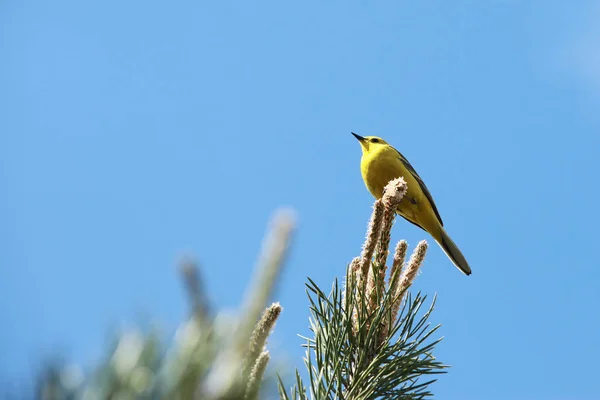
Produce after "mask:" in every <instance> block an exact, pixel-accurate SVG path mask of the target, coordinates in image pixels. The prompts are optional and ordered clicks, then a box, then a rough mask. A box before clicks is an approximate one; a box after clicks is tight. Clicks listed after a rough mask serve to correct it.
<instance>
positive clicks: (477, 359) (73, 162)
mask: <svg viewBox="0 0 600 400" xmlns="http://www.w3.org/2000/svg"><path fill="white" fill-rule="evenodd" d="M84 3H85V5H84ZM599 19H600V2H599V1H583V0H582V1H578V2H565V1H550V0H543V1H542V0H535V1H518V0H502V1H501V0H495V1H492V0H490V1H475V0H472V1H466V0H464V1H452V2H449V1H441V0H439V1H384V2H377V4H375V3H373V2H356V1H329V2H323V1H302V2H279V1H264V2H250V1H247V2H242V1H239V2H230V1H212V2H198V1H182V2H171V3H167V2H156V1H128V2H122V1H114V0H107V1H103V2H96V4H94V5H91V4H89V3H86V2H81V1H60V0H59V1H53V2H35V1H28V0H20V1H16V0H12V1H11V0H9V1H3V2H2V3H1V4H0V59H1V61H0V115H1V117H0V184H1V188H2V195H1V196H0V325H1V326H2V329H1V330H0V343H2V345H1V346H2V353H1V354H2V357H0V377H2V380H3V381H4V382H7V381H12V382H20V381H22V380H24V379H25V378H24V377H26V376H28V374H29V373H30V372H31V371H32V370H33V368H34V367H35V365H36V361H38V360H39V357H40V356H41V355H43V354H46V353H48V352H51V351H55V350H57V349H60V350H61V351H64V353H65V354H66V355H67V356H68V357H69V358H70V359H73V360H75V361H78V362H82V363H84V364H86V363H89V362H91V361H93V360H95V359H97V357H99V356H100V355H101V354H102V352H103V350H104V349H105V345H106V337H107V333H108V332H109V331H110V328H111V327H114V326H115V324H121V323H127V324H132V323H135V322H136V321H138V320H139V318H140V317H139V316H140V313H141V314H142V315H146V316H148V315H151V316H152V318H153V319H154V320H156V321H159V322H162V323H163V324H164V325H165V326H166V328H167V329H173V328H174V327H175V326H176V324H177V323H178V322H179V321H180V320H181V319H182V318H183V317H184V315H185V313H186V303H185V297H184V296H183V292H182V290H181V285H180V281H179V278H178V276H177V274H176V270H175V263H176V261H177V259H178V257H179V256H180V255H181V254H183V253H186V252H192V253H193V254H195V255H196V256H197V257H198V259H199V260H200V262H201V263H202V265H203V268H204V274H205V279H206V283H207V286H208V290H209V294H210V296H211V297H212V299H213V300H214V302H215V304H216V305H217V306H219V307H223V308H226V309H228V308H233V307H236V306H237V305H238V304H239V302H240V301H241V298H242V295H243V291H244V288H245V286H246V283H247V281H248V279H249V277H250V276H251V271H252V267H253V265H254V260H255V256H256V254H257V252H258V249H259V245H260V243H261V240H262V234H263V232H264V229H265V225H266V223H267V220H268V218H269V215H270V214H271V212H272V211H273V210H274V209H276V208H277V207H278V206H280V205H291V206H293V207H295V208H296V209H297V211H298V215H299V221H300V225H299V231H298V236H297V240H296V242H295V246H294V248H293V253H292V257H291V260H290V263H289V264H288V265H287V269H286V271H285V274H284V276H283V280H282V281H281V282H280V283H281V284H280V286H279V292H278V295H277V296H276V298H277V299H278V300H280V301H281V303H282V304H283V306H284V308H285V309H284V313H283V314H282V316H281V320H280V323H279V324H278V326H277V329H276V333H275V336H274V338H273V341H272V344H273V350H274V352H276V354H279V355H281V356H283V354H286V355H285V358H286V359H288V360H289V361H291V362H292V364H293V365H298V366H301V355H302V354H303V351H302V349H301V348H300V345H301V343H302V341H301V339H300V338H298V337H297V336H296V333H302V334H306V333H307V332H308V330H307V325H308V308H307V300H306V297H305V293H304V287H303V285H304V282H305V280H306V276H310V277H311V278H313V279H314V280H315V281H317V282H318V283H319V284H321V285H322V286H323V287H328V286H329V285H330V283H331V281H332V279H333V278H334V277H335V276H338V277H339V276H342V275H343V273H344V268H345V265H346V263H347V262H349V261H350V260H351V259H352V257H354V256H355V255H357V254H358V252H359V250H360V246H361V243H362V240H363V235H364V230H365V226H366V223H367V218H368V216H369V214H370V207H371V203H372V199H371V197H370V195H369V194H368V192H367V191H366V189H365V188H364V186H363V183H362V181H361V178H360V173H359V167H358V165H359V157H360V149H359V146H358V144H357V143H356V140H355V139H354V138H353V137H352V136H351V135H350V131H355V132H358V133H360V134H363V135H377V136H382V137H384V138H385V139H387V140H388V141H389V142H391V143H392V144H393V145H394V146H395V147H397V148H398V149H399V150H400V151H401V152H403V153H404V155H405V156H406V157H407V158H408V159H409V160H410V161H411V163H412V164H413V165H414V166H415V168H416V169H417V171H418V172H419V174H420V175H421V177H422V178H423V179H424V180H425V182H426V183H427V185H428V187H429V189H430V190H431V192H432V193H433V195H434V197H435V199H436V202H437V205H438V208H439V209H440V212H441V214H442V216H443V218H444V222H445V225H446V227H447V229H448V231H449V232H450V233H451V234H452V236H453V238H454V239H455V241H456V242H457V243H458V244H459V245H460V247H461V248H462V250H463V251H464V253H465V254H466V255H467V258H468V259H469V261H470V264H471V266H472V267H473V275H472V276H470V277H465V276H463V275H461V274H460V273H459V272H458V270H456V269H455V268H454V267H453V266H452V265H451V264H450V262H449V261H448V260H447V259H446V258H445V256H444V254H443V253H442V251H441V250H440V249H439V248H438V247H437V246H431V250H430V252H429V255H428V257H427V260H426V263H425V266H424V269H423V273H422V274H421V275H420V277H419V278H418V279H417V281H416V283H415V289H418V290H422V291H424V292H426V293H428V294H431V295H433V294H434V293H437V294H438V296H439V298H438V306H437V310H436V312H435V313H434V315H433V317H432V322H434V323H442V324H443V327H442V329H441V334H442V335H443V336H444V337H445V340H444V342H443V343H442V344H441V345H440V347H439V349H438V351H437V356H438V358H439V359H441V360H442V361H444V362H446V363H449V364H451V365H453V368H452V369H451V370H450V372H449V374H448V375H446V376H442V377H441V379H440V381H439V383H438V384H436V385H435V386H434V387H433V390H434V392H435V393H436V394H437V396H438V397H439V398H443V399H461V400H462V399H466V400H469V399H473V400H475V399H482V398H486V399H505V398H511V399H567V398H568V399H590V398H593V397H594V396H597V395H598V390H597V377H596V375H597V362H598V358H599V357H600V346H598V338H599V337H600V320H599V317H598V315H599V314H598V309H599V308H600V269H599V268H598V267H599V265H598V256H597V251H596V250H595V249H596V248H597V246H598V244H597V238H598V224H599V222H600V218H599V216H598V215H599V214H598V201H599V197H600V196H599V195H600V189H599V188H598V184H597V181H598V172H600V168H599V164H598V161H597V154H598V150H600V115H599V114H598V112H597V110H598V107H599V105H600V56H598V54H600V28H598V26H597V21H598V20H599ZM595 24H596V25H595ZM401 238H405V239H407V240H408V241H409V244H410V245H411V246H413V247H414V245H415V244H416V243H417V242H418V241H419V240H421V239H424V238H426V239H429V237H428V236H427V235H426V234H424V232H422V231H420V230H419V229H417V228H415V227H414V226H412V225H411V224H409V223H407V222H404V221H398V223H397V224H396V225H395V227H394V235H393V240H399V239H401ZM430 243H432V244H433V242H432V241H430Z"/></svg>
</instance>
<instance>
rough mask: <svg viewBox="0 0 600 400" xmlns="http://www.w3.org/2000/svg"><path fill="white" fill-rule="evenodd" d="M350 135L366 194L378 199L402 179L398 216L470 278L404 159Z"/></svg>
mask: <svg viewBox="0 0 600 400" xmlns="http://www.w3.org/2000/svg"><path fill="white" fill-rule="evenodd" d="M353 135H354V136H355V137H356V138H357V139H358V141H359V142H360V146H361V148H362V158H361V160H360V171H361V174H362V178H363V181H364V182H365V185H366V187H367V189H368V190H369V192H371V194H372V195H373V196H374V197H375V198H377V199H379V198H381V196H382V195H383V189H384V187H385V185H387V184H388V182H389V181H391V180H392V179H395V178H398V177H403V178H404V180H405V181H406V183H407V186H408V191H407V193H406V195H405V196H404V198H403V199H402V201H401V202H400V205H399V206H398V209H397V212H398V214H400V215H401V216H402V217H404V218H405V219H407V220H408V221H410V222H412V223H413V224H415V225H417V226H419V227H420V228H422V229H423V230H425V231H427V232H428V233H429V234H430V235H431V236H432V237H433V238H434V239H435V241H436V242H437V243H438V244H439V245H440V247H441V248H442V250H444V252H445V253H446V255H447V256H448V258H450V260H451V261H452V262H453V264H454V265H455V266H456V267H457V268H458V269H460V270H461V271H462V272H463V273H465V274H466V275H470V274H471V267H470V266H469V264H468V263H467V260H466V259H465V257H464V256H463V255H462V253H461V252H460V250H459V249H458V247H457V246H456V244H455V243H454V242H453V241H452V239H450V237H449V236H448V234H447V232H446V231H445V229H444V224H443V222H442V218H441V217H440V214H439V212H438V210H437V207H436V205H435V202H434V201H433V198H432V196H431V193H430V192H429V190H428V189H427V187H426V186H425V183H424V182H423V180H422V179H421V177H420V176H419V175H418V174H417V172H416V171H415V170H414V168H413V167H412V165H410V163H409V162H408V160H407V159H406V158H405V157H404V156H403V155H402V154H400V152H399V151H398V150H396V149H395V148H393V147H392V146H390V145H389V144H387V142H386V141H385V140H383V139H381V138H379V137H376V136H366V137H362V136H359V135H357V134H355V133H353Z"/></svg>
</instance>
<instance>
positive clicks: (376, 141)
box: [371, 139, 379, 143]
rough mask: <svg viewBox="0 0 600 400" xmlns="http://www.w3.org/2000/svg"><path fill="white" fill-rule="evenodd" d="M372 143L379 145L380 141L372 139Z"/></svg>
mask: <svg viewBox="0 0 600 400" xmlns="http://www.w3.org/2000/svg"><path fill="white" fill-rule="evenodd" d="M371 143H379V139H371Z"/></svg>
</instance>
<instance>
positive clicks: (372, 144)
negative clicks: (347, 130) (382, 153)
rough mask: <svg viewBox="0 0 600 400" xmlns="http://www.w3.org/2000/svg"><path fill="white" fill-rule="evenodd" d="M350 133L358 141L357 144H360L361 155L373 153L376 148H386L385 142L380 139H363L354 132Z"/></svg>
mask: <svg viewBox="0 0 600 400" xmlns="http://www.w3.org/2000/svg"><path fill="white" fill-rule="evenodd" d="M351 133H352V135H354V137H355V138H356V139H358V142H359V143H360V148H361V149H362V152H363V154H366V153H369V152H372V151H375V150H377V149H378V148H381V147H383V146H388V144H387V142H386V141H385V140H383V139H382V138H380V137H377V136H364V137H363V136H360V135H357V134H356V133H354V132H351Z"/></svg>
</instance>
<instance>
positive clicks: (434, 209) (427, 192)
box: [394, 149, 444, 226]
mask: <svg viewBox="0 0 600 400" xmlns="http://www.w3.org/2000/svg"><path fill="white" fill-rule="evenodd" d="M394 150H396V149H394ZM396 152H397V153H398V155H399V156H400V161H401V162H402V164H403V165H404V166H405V167H406V169H407V170H408V171H409V172H410V173H411V174H412V176H414V177H415V179H416V180H417V182H419V186H421V190H422V191H423V193H425V197H427V200H429V203H431V208H433V212H434V213H435V215H436V217H437V219H438V220H439V221H440V225H442V226H444V222H443V221H442V217H441V216H440V213H439V212H438V210H437V207H436V206H435V202H434V201H433V197H431V193H429V189H427V186H425V182H423V179H421V177H420V176H419V174H417V171H415V169H414V168H413V166H412V165H410V163H409V162H408V160H407V159H406V157H404V156H403V155H402V153H400V152H399V151H398V150H396Z"/></svg>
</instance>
